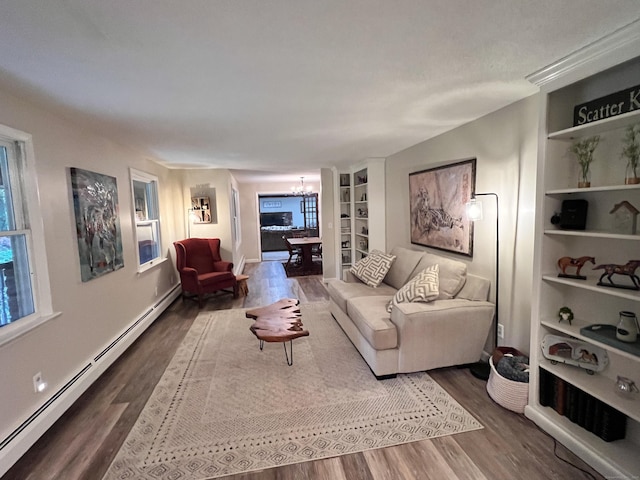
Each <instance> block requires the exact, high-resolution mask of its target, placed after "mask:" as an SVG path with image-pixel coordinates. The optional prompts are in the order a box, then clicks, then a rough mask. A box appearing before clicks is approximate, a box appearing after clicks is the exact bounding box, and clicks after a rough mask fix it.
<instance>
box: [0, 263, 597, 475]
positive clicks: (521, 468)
mask: <svg viewBox="0 0 640 480" xmlns="http://www.w3.org/2000/svg"><path fill="white" fill-rule="evenodd" d="M245 273H246V274H248V275H250V278H249V281H248V286H249V295H248V297H246V298H242V297H241V298H238V299H235V300H234V299H232V298H231V296H229V295H218V296H215V298H211V299H210V300H209V301H208V302H207V303H206V304H205V307H204V308H203V310H222V309H229V308H243V307H257V306H261V305H264V304H268V303H272V302H274V301H276V300H278V299H280V298H283V297H294V298H299V299H300V301H301V302H311V301H318V300H324V299H327V292H326V290H325V288H324V285H323V284H322V282H321V277H317V276H315V277H297V278H287V277H286V276H285V274H284V271H283V270H282V266H281V264H280V263H279V262H262V263H255V264H248V265H247V266H246V268H245ZM198 312H199V310H198V307H197V303H196V302H192V301H186V302H183V301H182V300H177V301H176V302H174V303H173V304H172V305H171V307H170V308H169V309H168V310H167V311H166V312H165V313H163V314H162V316H161V317H160V318H158V319H157V320H156V321H155V322H154V324H153V325H151V327H150V328H149V329H148V330H147V331H146V332H145V333H144V334H143V335H142V336H141V337H140V338H139V339H138V340H137V341H136V342H135V343H134V344H133V345H132V346H131V348H129V349H128V350H127V352H125V354H124V355H122V357H120V359H118V360H117V361H116V362H115V363H114V364H113V365H112V366H111V368H109V370H107V372H105V374H104V375H103V376H102V377H101V378H100V379H98V380H97V381H96V382H95V383H94V384H93V385H92V386H91V387H90V388H89V390H87V392H85V394H84V395H83V396H82V397H81V398H80V399H79V400H78V401H77V402H76V403H75V404H74V405H73V406H72V407H71V408H70V409H69V410H68V411H67V412H66V413H65V415H64V416H63V417H62V418H60V420H58V422H56V424H55V425H54V426H53V427H51V429H49V431H48V432H47V433H46V434H45V435H44V436H43V437H42V438H41V439H40V440H39V441H38V442H37V443H36V444H35V445H34V446H33V447H32V448H31V449H30V450H29V451H28V452H27V453H26V454H25V455H24V456H23V457H22V458H21V459H20V460H19V461H18V462H17V463H16V464H15V465H14V466H13V467H12V469H11V470H9V471H8V472H7V473H6V474H5V475H4V476H3V477H2V478H3V479H6V480H44V479H56V480H75V479H83V480H100V479H101V478H102V475H103V474H104V472H105V471H106V469H107V468H108V466H109V464H110V463H111V460H112V459H113V457H114V456H115V454H116V453H117V451H118V449H119V448H120V445H121V444H122V442H123V441H124V440H125V438H126V436H127V434H128V432H129V430H130V428H131V427H132V426H133V424H134V422H135V421H136V419H137V417H138V415H139V414H140V411H141V410H142V408H143V407H144V404H145V403H146V401H147V399H148V397H149V395H150V394H151V392H152V390H153V388H154V387H155V385H156V383H157V382H158V380H159V379H160V377H161V376H162V374H163V372H164V370H165V368H166V366H167V364H168V363H169V361H170V360H171V358H172V357H173V354H174V353H175V351H176V348H177V347H178V345H179V344H180V342H181V341H182V339H183V337H184V336H185V334H186V333H187V331H188V330H189V328H190V326H191V324H192V322H193V320H194V319H195V317H196V316H197V314H198ZM429 374H430V375H431V376H432V377H433V378H434V379H435V380H436V381H437V382H438V383H439V384H440V385H442V387H444V388H445V389H446V390H447V391H448V392H449V393H450V394H451V395H452V396H453V397H454V398H456V399H457V400H458V402H459V403H460V404H462V405H463V406H464V407H465V408H466V409H467V410H468V411H469V412H470V413H471V414H473V415H474V416H475V417H476V418H478V419H479V420H480V422H481V423H482V424H483V425H484V426H485V428H484V429H482V430H477V431H473V432H468V433H462V434H457V435H452V436H447V437H441V438H436V439H432V440H423V441H420V442H415V443H409V444H405V445H399V446H396V447H389V448H384V449H379V450H370V451H366V452H362V453H356V454H351V455H346V456H342V457H336V458H330V459H325V460H317V461H313V462H307V463H302V464H295V465H287V466H283V467H278V468H273V469H269V470H263V471H258V472H251V473H247V474H240V475H233V476H229V477H224V479H225V480H302V479H326V480H424V479H439V480H440V479H469V480H471V479H474V480H475V479H505V480H506V479H509V480H511V479H514V478H526V479H530V480H531V479H532V480H538V479H539V480H542V479H581V478H585V479H586V478H596V479H599V480H600V479H603V477H602V476H600V475H598V474H597V473H596V472H594V471H593V470H592V469H590V468H589V467H588V466H586V465H585V464H584V463H583V462H582V461H580V460H579V459H578V458H577V457H575V456H574V455H573V454H571V452H569V451H568V450H566V449H565V448H564V447H562V446H561V445H558V454H559V455H560V456H561V457H562V458H565V459H568V460H569V461H571V462H572V463H574V464H576V465H578V466H580V468H582V469H586V470H587V471H589V472H591V474H592V475H593V477H590V476H588V475H586V474H584V473H582V472H580V471H579V470H576V469H575V468H573V467H571V466H570V465H567V464H566V463H564V462H562V461H560V460H559V459H557V458H556V457H555V456H554V442H553V439H551V438H550V437H549V436H547V435H546V434H545V433H543V432H542V431H540V430H539V429H538V428H537V427H536V426H535V424H533V423H532V422H530V421H529V420H527V419H526V418H525V417H524V416H523V415H517V414H515V413H513V412H510V411H508V410H505V409H503V408H502V407H500V406H498V405H497V404H495V403H494V402H493V401H492V400H491V399H490V398H489V397H488V395H487V393H486V389H485V385H486V383H485V382H483V381H481V380H478V379H476V378H475V377H473V376H472V375H471V374H470V373H469V371H468V370H467V369H463V368H445V369H439V370H434V371H431V372H429Z"/></svg>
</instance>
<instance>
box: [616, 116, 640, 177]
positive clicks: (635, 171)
mask: <svg viewBox="0 0 640 480" xmlns="http://www.w3.org/2000/svg"><path fill="white" fill-rule="evenodd" d="M622 142H623V148H622V152H621V154H620V157H621V158H626V159H627V170H626V174H625V179H624V183H625V184H627V185H635V184H638V183H640V166H639V165H638V160H640V123H636V124H635V125H629V126H628V127H627V128H626V131H625V134H624V139H623V141H622Z"/></svg>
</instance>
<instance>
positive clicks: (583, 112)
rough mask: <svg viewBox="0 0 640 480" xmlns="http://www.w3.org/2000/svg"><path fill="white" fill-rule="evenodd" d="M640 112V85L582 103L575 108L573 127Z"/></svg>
mask: <svg viewBox="0 0 640 480" xmlns="http://www.w3.org/2000/svg"><path fill="white" fill-rule="evenodd" d="M634 110H640V85H636V86H635V87H631V88H627V89H626V90H621V91H619V92H616V93H612V94H611V95H606V96H604V97H600V98H596V99H595V100H591V101H590V102H586V103H581V104H580V105H576V106H575V107H574V108H573V126H574V127H576V126H578V125H585V124H587V123H591V122H597V121H598V120H602V119H603V118H609V117H615V116H616V115H622V114H623V113H628V112H633V111H634Z"/></svg>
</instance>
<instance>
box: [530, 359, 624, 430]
mask: <svg viewBox="0 0 640 480" xmlns="http://www.w3.org/2000/svg"><path fill="white" fill-rule="evenodd" d="M539 372H540V375H539V382H540V389H539V391H540V405H542V406H543V407H550V408H553V409H554V410H555V411H556V412H558V414H559V415H563V416H565V417H567V418H568V419H569V420H571V421H572V422H573V423H575V424H577V425H580V426H581V427H582V428H584V429H586V430H588V431H589V432H592V433H593V434H595V435H597V436H598V437H600V438H601V439H602V440H604V441H605V442H612V441H614V440H619V439H622V438H624V436H625V432H626V427H627V417H626V416H625V415H624V414H623V413H621V412H619V411H618V410H616V409H615V408H613V407H611V406H610V405H607V404H606V403H604V402H602V401H600V400H598V399H597V398H595V397H592V396H591V395H589V394H588V393H586V392H583V391H582V390H580V389H579V388H577V387H575V386H574V385H571V384H570V383H568V382H565V381H564V380H562V379H561V378H558V377H556V376H555V375H554V374H552V373H550V372H548V371H547V370H545V369H543V368H540V369H539Z"/></svg>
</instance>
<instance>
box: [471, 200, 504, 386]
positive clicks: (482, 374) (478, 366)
mask: <svg viewBox="0 0 640 480" xmlns="http://www.w3.org/2000/svg"><path fill="white" fill-rule="evenodd" d="M482 196H489V197H495V199H496V315H495V323H494V326H493V347H494V348H497V347H498V294H499V293H500V212H499V210H498V205H499V203H500V202H499V201H498V195H497V194H496V193H492V192H489V193H476V194H474V195H472V196H471V199H470V200H469V202H467V204H466V212H467V218H468V219H469V220H470V221H472V222H475V221H477V220H482V202H478V201H477V200H476V197H482ZM469 370H470V372H471V374H472V375H473V376H474V377H476V378H479V379H481V380H488V379H489V374H490V373H491V366H490V365H489V363H485V362H476V363H473V364H471V366H470V367H469Z"/></svg>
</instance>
